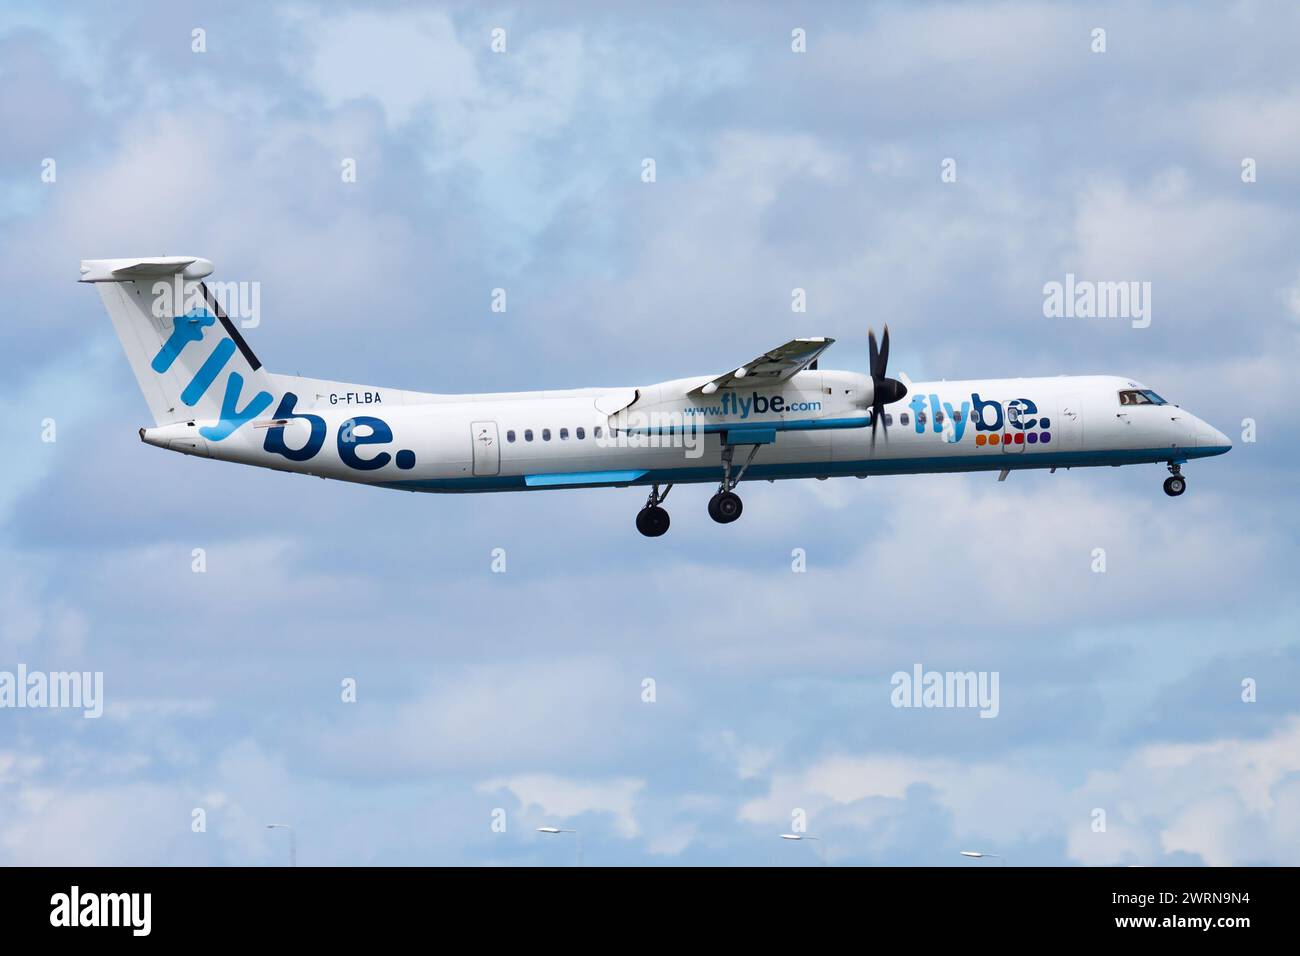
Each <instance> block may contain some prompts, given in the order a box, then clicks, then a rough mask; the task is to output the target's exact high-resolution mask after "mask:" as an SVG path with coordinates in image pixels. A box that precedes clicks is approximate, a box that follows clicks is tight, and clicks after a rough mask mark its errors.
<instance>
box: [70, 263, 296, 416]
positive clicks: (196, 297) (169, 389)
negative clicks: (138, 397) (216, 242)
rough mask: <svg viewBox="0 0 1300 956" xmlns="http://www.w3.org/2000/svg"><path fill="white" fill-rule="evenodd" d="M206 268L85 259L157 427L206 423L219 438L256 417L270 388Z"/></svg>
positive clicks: (84, 272)
mask: <svg viewBox="0 0 1300 956" xmlns="http://www.w3.org/2000/svg"><path fill="white" fill-rule="evenodd" d="M211 273H212V263H211V262H209V261H208V260H206V259H198V258H194V257H189V256H159V257H154V258H137V259H86V260H83V261H82V263H81V280H80V281H82V282H93V283H95V284H96V285H98V286H99V295H100V298H101V299H102V300H103V303H104V307H105V308H106V309H107V310H108V314H109V317H110V318H111V319H112V320H113V328H114V330H116V332H117V337H118V339H119V340H120V341H121V343H122V348H123V349H124V350H125V351H126V356H127V359H128V360H129V361H130V363H131V371H133V372H134V373H135V377H136V381H137V382H139V384H140V391H142V392H143V393H144V398H145V401H146V402H147V403H148V405H149V411H150V412H152V413H153V418H154V423H155V424H156V425H168V424H172V423H174V422H182V421H190V420H199V419H202V420H205V421H208V422H212V423H214V424H210V425H208V426H207V427H206V428H204V429H201V431H203V432H204V433H205V434H204V437H206V438H209V439H211V440H215V441H220V440H221V439H222V438H224V437H226V436H227V435H229V434H230V433H231V432H233V431H234V429H235V428H238V427H239V425H241V424H243V423H244V422H246V421H248V420H249V419H252V418H256V417H258V416H259V415H261V414H263V412H265V411H266V409H267V408H268V407H269V406H270V405H271V402H272V396H273V393H274V391H275V388H274V385H273V383H272V381H271V376H270V375H269V374H268V373H267V372H266V370H265V369H263V368H262V363H261V362H259V361H258V360H257V356H255V355H254V354H253V351H252V349H250V348H249V347H248V343H247V342H245V341H244V337H243V336H242V335H241V334H240V332H239V329H238V328H237V327H236V326H235V324H234V323H233V322H232V321H231V320H230V319H229V317H227V315H226V313H225V311H224V310H223V309H222V308H221V304H220V302H219V301H218V300H217V297H216V296H214V295H213V293H212V291H211V290H210V289H209V288H208V286H207V285H205V284H204V282H203V279H204V278H205V277H206V276H208V275H210V274H211Z"/></svg>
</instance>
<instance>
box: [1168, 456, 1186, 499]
mask: <svg viewBox="0 0 1300 956" xmlns="http://www.w3.org/2000/svg"><path fill="white" fill-rule="evenodd" d="M1186 490H1187V479H1185V478H1184V477H1183V468H1182V466H1181V465H1179V464H1176V463H1174V462H1170V463H1169V477H1168V478H1166V479H1165V494H1167V495H1168V496H1169V497H1170V498H1177V497H1178V496H1179V495H1181V494H1182V493H1183V492H1184V491H1186Z"/></svg>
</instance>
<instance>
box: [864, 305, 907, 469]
mask: <svg viewBox="0 0 1300 956" xmlns="http://www.w3.org/2000/svg"><path fill="white" fill-rule="evenodd" d="M867 345H868V346H870V349H871V447H872V448H875V447H876V425H877V424H881V425H884V426H885V441H889V423H888V422H887V421H885V406H886V405H892V404H893V403H894V402H897V401H899V400H901V399H902V398H903V396H905V395H906V394H907V386H906V385H904V384H903V383H902V382H900V381H898V379H894V378H888V377H886V375H885V367H886V366H887V365H888V364H889V326H888V325H886V326H885V332H884V335H882V336H881V337H880V346H879V347H877V346H876V332H875V329H867Z"/></svg>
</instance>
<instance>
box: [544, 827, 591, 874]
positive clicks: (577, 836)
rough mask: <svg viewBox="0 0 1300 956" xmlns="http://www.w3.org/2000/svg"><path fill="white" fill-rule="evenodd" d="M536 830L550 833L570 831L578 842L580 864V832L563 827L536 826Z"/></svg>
mask: <svg viewBox="0 0 1300 956" xmlns="http://www.w3.org/2000/svg"><path fill="white" fill-rule="evenodd" d="M537 832H538V833H552V834H554V833H572V834H573V837H574V839H575V840H577V842H578V866H582V834H581V833H579V832H578V831H577V830H566V829H563V828H562V827H538V828H537Z"/></svg>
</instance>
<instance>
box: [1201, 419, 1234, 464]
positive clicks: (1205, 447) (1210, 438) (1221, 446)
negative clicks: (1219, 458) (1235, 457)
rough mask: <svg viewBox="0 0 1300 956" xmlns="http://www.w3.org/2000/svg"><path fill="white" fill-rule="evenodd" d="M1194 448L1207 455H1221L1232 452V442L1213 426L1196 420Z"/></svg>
mask: <svg viewBox="0 0 1300 956" xmlns="http://www.w3.org/2000/svg"><path fill="white" fill-rule="evenodd" d="M1196 425H1197V428H1196V447H1197V449H1198V450H1199V451H1202V452H1203V453H1204V454H1207V455H1222V454H1224V453H1225V452H1228V451H1231V450H1232V440H1231V439H1230V438H1229V437H1228V436H1227V435H1225V434H1224V433H1223V432H1221V431H1219V430H1218V429H1217V428H1215V427H1214V426H1213V425H1210V424H1207V423H1206V422H1203V421H1201V420H1200V419H1199V418H1198V419H1197V420H1196Z"/></svg>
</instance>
